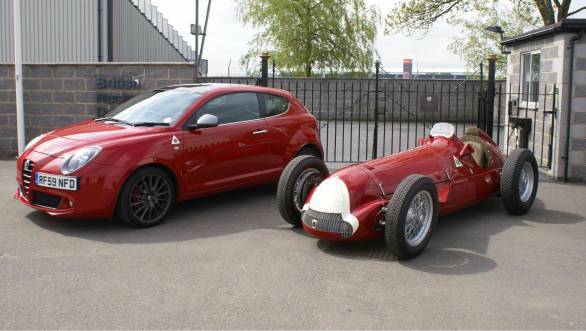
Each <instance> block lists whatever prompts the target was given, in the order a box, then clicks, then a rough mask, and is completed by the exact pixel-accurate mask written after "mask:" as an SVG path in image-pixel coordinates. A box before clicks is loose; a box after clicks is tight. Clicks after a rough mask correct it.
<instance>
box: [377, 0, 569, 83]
mask: <svg viewBox="0 0 586 331" xmlns="http://www.w3.org/2000/svg"><path fill="white" fill-rule="evenodd" d="M571 2H572V0H405V1H404V2H402V3H400V4H399V5H397V6H395V7H394V8H393V9H391V11H390V12H389V13H388V14H387V17H386V20H385V21H386V28H385V32H386V33H388V34H390V33H393V32H399V31H400V32H402V33H405V34H413V33H415V32H422V33H426V32H428V31H429V29H430V28H431V27H432V26H433V25H434V24H435V23H436V22H437V21H439V20H444V21H445V22H447V23H448V24H451V25H455V26H458V27H460V28H461V30H462V33H461V34H460V35H459V36H457V37H456V38H454V40H453V41H452V43H451V44H450V45H449V46H448V48H449V49H450V50H451V51H452V52H454V53H455V54H457V55H459V56H460V58H461V59H462V60H464V61H465V62H466V67H467V70H468V71H469V72H476V71H477V69H478V65H479V63H480V62H481V61H483V60H484V59H486V57H487V55H488V54H490V53H492V54H496V55H497V74H499V75H501V76H503V75H504V73H505V72H506V63H505V62H506V58H505V56H503V55H502V54H500V35H498V34H496V33H492V32H488V31H485V30H484V28H485V27H487V26H490V25H500V26H501V27H502V28H503V30H504V31H505V34H506V36H514V35H517V34H520V33H522V32H525V31H527V30H531V29H534V28H537V27H538V26H540V25H549V24H553V23H555V22H556V18H557V20H558V21H559V20H561V19H564V18H565V17H566V16H567V15H568V9H569V7H570V3H571Z"/></svg>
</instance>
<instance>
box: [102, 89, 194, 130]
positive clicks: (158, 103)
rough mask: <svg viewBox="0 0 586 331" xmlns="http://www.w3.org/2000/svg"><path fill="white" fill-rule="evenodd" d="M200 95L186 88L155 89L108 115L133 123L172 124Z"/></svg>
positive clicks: (107, 115)
mask: <svg viewBox="0 0 586 331" xmlns="http://www.w3.org/2000/svg"><path fill="white" fill-rule="evenodd" d="M200 95H201V94H198V93H194V92H193V91H192V90H191V89H185V88H176V89H172V90H155V91H151V92H147V93H143V94H140V95H138V96H136V97H134V98H132V99H130V100H128V101H126V102H125V103H123V104H121V105H119V106H118V107H116V108H114V109H113V110H112V111H111V112H109V113H108V114H106V117H112V118H115V119H119V120H123V121H128V122H131V123H140V122H151V123H165V124H169V125H172V124H173V123H175V121H176V120H177V119H178V118H179V117H180V116H181V115H182V114H183V113H184V112H185V110H187V108H188V107H189V106H190V105H191V104H193V102H194V101H195V100H197V98H199V96H200Z"/></svg>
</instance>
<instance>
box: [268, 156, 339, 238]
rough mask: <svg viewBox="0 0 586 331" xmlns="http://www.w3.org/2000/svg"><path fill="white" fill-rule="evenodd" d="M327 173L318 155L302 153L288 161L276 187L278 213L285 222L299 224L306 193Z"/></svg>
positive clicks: (326, 168)
mask: <svg viewBox="0 0 586 331" xmlns="http://www.w3.org/2000/svg"><path fill="white" fill-rule="evenodd" d="M328 175H329V171H328V167H326V164H325V163H324V162H323V161H322V160H321V159H320V158H318V157H315V156H311V155H302V156H298V157H296V158H294V159H293V160H291V162H289V164H288V165H287V166H286V167H285V170H283V173H282V174H281V177H280V178H279V185H278V188H277V202H278V204H279V213H281V216H283V218H284V219H285V221H287V223H289V224H291V225H293V226H295V227H299V226H301V208H303V204H304V203H305V199H306V198H307V195H308V194H309V192H310V191H311V189H313V188H314V187H315V186H317V185H318V184H319V183H320V182H321V181H322V180H324V179H325V178H326V177H327V176H328Z"/></svg>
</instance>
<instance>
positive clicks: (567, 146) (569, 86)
mask: <svg viewBox="0 0 586 331" xmlns="http://www.w3.org/2000/svg"><path fill="white" fill-rule="evenodd" d="M582 37H584V30H581V31H580V33H578V34H577V35H575V36H573V37H572V38H570V77H569V82H568V120H567V123H566V126H567V127H566V162H565V164H564V182H566V183H567V182H568V167H569V164H570V133H571V130H570V125H571V122H572V88H573V87H574V44H575V42H576V41H578V40H580V39H582Z"/></svg>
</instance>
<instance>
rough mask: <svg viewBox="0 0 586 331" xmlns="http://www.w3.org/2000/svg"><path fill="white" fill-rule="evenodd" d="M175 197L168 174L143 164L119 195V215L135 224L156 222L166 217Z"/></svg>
mask: <svg viewBox="0 0 586 331" xmlns="http://www.w3.org/2000/svg"><path fill="white" fill-rule="evenodd" d="M151 183H152V184H151ZM157 188H158V189H157ZM149 197H150V198H149ZM175 199H176V188H175V184H174V182H173V180H172V179H171V178H170V177H169V175H168V174H167V173H166V172H165V171H163V170H161V169H159V168H157V167H149V166H147V167H143V168H140V169H138V170H137V171H136V172H134V173H133V174H132V175H131V176H130V177H129V178H128V179H127V180H126V183H124V186H123V187H122V190H121V191H120V195H119V196H118V205H117V207H116V216H117V218H118V219H119V220H120V221H122V222H124V223H126V224H128V225H130V226H132V227H136V228H146V227H151V226H155V225H158V224H160V223H161V222H162V221H163V220H164V219H165V217H166V216H167V214H168V213H169V211H170V210H171V208H172V207H173V206H174V205H175ZM145 206H146V207H145ZM140 208H142V209H140ZM145 210H146V211H145Z"/></svg>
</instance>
